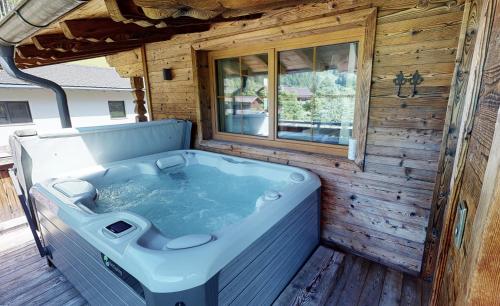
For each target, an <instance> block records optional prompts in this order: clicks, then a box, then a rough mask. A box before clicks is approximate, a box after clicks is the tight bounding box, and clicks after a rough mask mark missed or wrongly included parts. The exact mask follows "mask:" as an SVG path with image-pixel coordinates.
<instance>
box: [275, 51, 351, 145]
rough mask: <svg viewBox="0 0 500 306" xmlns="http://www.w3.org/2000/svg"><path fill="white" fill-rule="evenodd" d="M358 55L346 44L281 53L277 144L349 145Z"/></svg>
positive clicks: (279, 55)
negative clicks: (279, 141)
mask: <svg viewBox="0 0 500 306" xmlns="http://www.w3.org/2000/svg"><path fill="white" fill-rule="evenodd" d="M357 49H358V46H357V43H343V44H336V45H328V46H321V47H314V48H306V49H296V50H289V51H282V52H279V53H278V61H279V76H278V138H282V139H292V140H303V141H312V142H319V143H328V144H341V145H347V144H348V141H349V137H351V136H352V125H353V119H354V104H355V98H356V73H357V52H358V50H357Z"/></svg>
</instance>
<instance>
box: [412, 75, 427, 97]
mask: <svg viewBox="0 0 500 306" xmlns="http://www.w3.org/2000/svg"><path fill="white" fill-rule="evenodd" d="M409 80H410V84H411V85H413V91H412V93H411V96H412V97H414V96H416V95H417V85H420V84H421V83H422V82H423V81H424V78H422V76H421V75H420V73H418V70H417V71H415V73H414V74H412V75H410V78H409Z"/></svg>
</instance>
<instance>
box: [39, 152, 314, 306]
mask: <svg viewBox="0 0 500 306" xmlns="http://www.w3.org/2000/svg"><path fill="white" fill-rule="evenodd" d="M319 187H320V182H319V179H318V177H317V176H316V175H314V174H312V173H310V172H308V171H305V170H302V169H299V168H295V167H289V166H284V165H278V164H271V163H266V162H261V161H254V160H248V159H243V158H238V157H232V156H226V155H221V154H215V153H209V152H204V151H196V150H171V151H166V152H161V153H156V154H150V155H145V156H139V157H135V158H131V159H126V160H119V161H113V162H109V163H102V164H95V165H90V166H88V167H84V168H81V169H76V170H71V171H66V172H63V173H61V172H59V173H58V175H57V176H55V177H53V178H49V179H44V180H41V181H39V182H36V183H35V184H34V186H33V187H32V188H31V191H30V194H31V199H32V202H33V204H34V206H35V208H36V211H37V216H38V221H39V224H40V228H41V232H42V234H43V240H44V243H45V244H46V245H47V246H48V248H49V250H50V253H51V259H50V260H51V262H52V263H54V265H55V266H56V267H57V268H58V269H60V270H61V271H62V272H63V274H65V275H66V276H67V277H68V279H69V280H70V281H71V282H72V283H73V284H74V285H75V287H76V288H77V289H78V290H79V291H80V292H81V293H82V295H83V296H84V297H85V298H86V299H88V301H89V302H90V303H91V304H96V305H104V304H109V305H111V304H113V305H117V304H118V305H119V304H122V305H127V304H128V305H146V304H147V305H176V306H182V305H186V306H191V305H192V306H202V305H269V304H271V303H272V302H273V301H274V299H275V298H276V297H277V296H278V295H279V293H280V292H281V291H282V289H283V288H284V287H285V286H286V285H287V283H288V282H289V281H290V280H291V278H292V277H293V276H294V274H295V273H296V272H297V271H298V269H299V268H300V267H301V266H302V264H303V263H304V262H305V261H306V260H307V258H308V256H309V255H310V254H311V253H312V252H313V250H314V249H315V248H316V246H317V245H318V243H319V196H320V194H319Z"/></svg>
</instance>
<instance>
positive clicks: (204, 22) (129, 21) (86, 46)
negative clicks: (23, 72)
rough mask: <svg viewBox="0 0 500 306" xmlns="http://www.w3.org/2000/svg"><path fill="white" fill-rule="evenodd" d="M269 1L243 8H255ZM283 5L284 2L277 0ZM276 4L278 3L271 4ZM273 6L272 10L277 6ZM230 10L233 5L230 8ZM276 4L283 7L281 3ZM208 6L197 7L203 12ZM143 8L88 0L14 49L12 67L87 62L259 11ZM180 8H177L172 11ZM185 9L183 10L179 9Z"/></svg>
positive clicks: (257, 14)
mask: <svg viewBox="0 0 500 306" xmlns="http://www.w3.org/2000/svg"><path fill="white" fill-rule="evenodd" d="M267 2H269V1H257V3H253V2H252V3H249V4H247V5H250V4H251V5H252V6H255V5H257V6H259V8H260V5H263V4H264V3H267ZM278 2H283V1H278ZM275 4H276V3H275ZM275 4H272V5H271V6H272V7H275ZM230 5H231V7H233V6H234V4H230ZM280 5H283V3H281V4H280ZM210 7H211V6H210V5H208V6H207V5H201V6H198V8H200V10H201V9H207V8H210ZM151 9H153V10H156V8H143V7H141V6H139V5H137V4H135V3H134V1H132V0H124V1H116V0H92V1H89V3H88V4H86V5H84V6H83V7H82V8H80V9H78V10H76V11H73V12H71V13H70V14H69V15H68V16H67V17H65V18H63V20H61V21H59V22H58V23H55V24H52V25H51V26H49V27H48V28H46V29H43V30H41V31H39V32H38V33H36V35H35V36H33V37H31V38H30V39H26V40H25V41H24V42H23V43H21V44H20V45H19V46H18V47H17V57H16V63H17V64H18V66H20V67H34V66H39V65H47V64H56V63H60V62H65V61H67V60H68V59H73V58H77V59H85V58H91V57H96V56H104V55H108V54H110V52H120V51H126V50H130V49H134V48H136V47H140V46H141V45H143V44H145V43H150V42H156V41H164V40H169V39H171V38H172V37H173V36H174V35H177V34H186V33H198V32H203V31H207V30H208V29H210V27H211V26H212V25H213V24H214V23H219V22H233V21H241V20H249V19H256V18H259V17H261V16H262V14H261V13H260V11H259V10H249V11H248V13H245V14H240V15H242V16H238V17H228V18H225V17H224V16H222V15H221V13H222V11H219V12H218V13H217V14H215V15H211V16H209V17H210V18H205V17H206V16H202V15H203V14H202V15H200V14H184V13H182V12H181V13H179V14H170V15H168V14H165V12H156V13H157V14H156V15H155V16H153V17H152V16H151V15H148V14H146V12H149V13H151ZM176 10H178V9H176ZM182 10H186V8H181V11H182Z"/></svg>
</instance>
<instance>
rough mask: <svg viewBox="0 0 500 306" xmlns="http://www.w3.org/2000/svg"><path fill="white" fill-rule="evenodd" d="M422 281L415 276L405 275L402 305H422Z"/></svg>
mask: <svg viewBox="0 0 500 306" xmlns="http://www.w3.org/2000/svg"><path fill="white" fill-rule="evenodd" d="M421 285H422V283H421V282H420V281H419V280H417V279H415V278H414V277H409V276H407V275H405V276H404V277H403V288H402V290H401V303H400V305H401V306H419V305H422V286H421Z"/></svg>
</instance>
